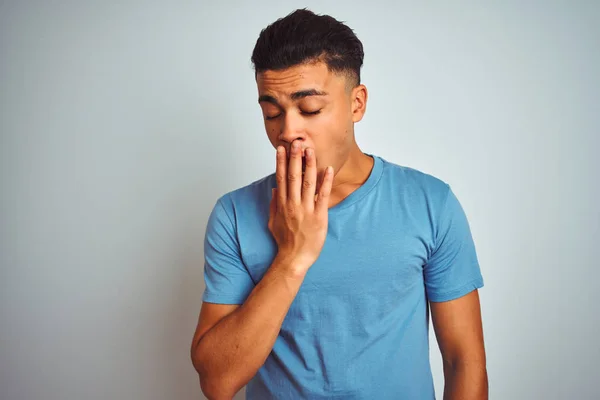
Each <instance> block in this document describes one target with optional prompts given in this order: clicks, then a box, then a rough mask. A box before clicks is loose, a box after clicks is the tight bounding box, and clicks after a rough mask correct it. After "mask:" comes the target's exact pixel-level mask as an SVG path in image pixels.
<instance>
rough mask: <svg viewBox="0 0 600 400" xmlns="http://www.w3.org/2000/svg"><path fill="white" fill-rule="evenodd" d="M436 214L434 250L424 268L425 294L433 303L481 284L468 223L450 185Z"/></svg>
mask: <svg viewBox="0 0 600 400" xmlns="http://www.w3.org/2000/svg"><path fill="white" fill-rule="evenodd" d="M438 215H439V219H438V222H437V229H436V230H435V244H434V249H433V251H432V253H431V256H430V258H429V260H428V261H427V263H426V265H425V267H424V276H425V288H426V291H427V297H428V298H429V300H430V301H433V302H441V301H449V300H454V299H457V298H459V297H462V296H464V295H466V294H468V293H470V292H472V291H473V290H475V289H479V288H481V287H483V277H482V275H481V270H480V267H479V261H478V260H477V254H476V252H475V244H474V243H473V238H472V235H471V230H470V228H469V223H468V221H467V217H466V215H465V212H464V210H463V208H462V207H461V205H460V203H459V201H458V199H457V198H456V196H455V195H454V193H453V191H452V189H451V188H450V187H448V193H447V196H446V200H445V202H444V204H443V206H442V209H441V212H440V213H439V214H438Z"/></svg>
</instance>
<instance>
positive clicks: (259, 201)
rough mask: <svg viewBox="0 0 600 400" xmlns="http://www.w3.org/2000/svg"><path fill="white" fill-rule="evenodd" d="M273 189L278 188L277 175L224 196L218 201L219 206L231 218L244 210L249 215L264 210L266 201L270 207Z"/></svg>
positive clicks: (263, 178) (261, 179)
mask: <svg viewBox="0 0 600 400" xmlns="http://www.w3.org/2000/svg"><path fill="white" fill-rule="evenodd" d="M273 187H276V182H275V173H272V174H270V175H267V176H264V177H262V178H260V179H257V180H255V181H253V182H251V183H249V184H247V185H245V186H242V187H239V188H237V189H234V190H231V191H228V192H226V193H224V194H222V195H221V196H220V197H219V198H218V199H217V204H220V205H221V206H222V207H223V209H224V210H225V211H226V212H227V213H228V214H229V215H230V216H234V215H235V214H236V212H238V210H242V209H243V210H245V212H246V213H249V212H251V211H252V210H258V209H262V208H264V204H265V201H266V205H267V206H268V205H269V201H270V199H271V188H273Z"/></svg>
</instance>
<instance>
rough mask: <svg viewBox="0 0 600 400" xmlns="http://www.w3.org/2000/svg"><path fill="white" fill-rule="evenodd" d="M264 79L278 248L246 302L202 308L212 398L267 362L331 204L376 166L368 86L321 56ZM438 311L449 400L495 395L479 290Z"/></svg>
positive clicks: (196, 360) (199, 359) (201, 338)
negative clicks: (365, 120) (362, 145)
mask: <svg viewBox="0 0 600 400" xmlns="http://www.w3.org/2000/svg"><path fill="white" fill-rule="evenodd" d="M256 81H257V87H258V92H259V104H260V106H261V109H262V112H263V116H264V118H265V129H266V132H267V136H268V138H269V141H270V142H271V144H272V145H273V147H274V148H276V149H277V150H278V151H277V152H276V153H277V154H276V177H277V189H276V190H275V192H274V193H273V196H272V199H271V204H270V214H269V222H268V224H269V230H270V232H271V233H272V234H273V236H274V238H275V240H276V241H277V244H278V253H277V256H276V257H275V260H274V261H273V263H272V264H271V266H270V268H269V269H268V271H267V272H266V273H265V275H264V277H263V279H262V280H261V281H260V282H259V283H258V284H257V285H256V287H255V288H254V289H253V291H252V292H251V293H250V295H249V296H248V298H247V300H246V301H245V302H244V304H242V305H228V304H213V303H207V302H204V303H203V304H202V308H201V311H200V316H199V319H198V326H197V328H196V332H195V334H194V338H193V341H192V349H191V356H192V361H193V364H194V367H195V368H196V370H197V371H198V374H199V378H200V385H201V388H202V391H203V392H204V394H205V395H206V396H207V397H208V398H209V399H231V398H232V397H233V396H234V395H235V393H237V392H238V391H239V390H240V389H241V388H242V387H243V386H244V385H246V384H247V383H248V381H249V380H250V379H251V378H252V377H253V376H254V375H255V374H256V372H257V371H258V369H259V368H260V367H261V366H262V364H264V361H265V360H266V358H267V357H268V355H269V353H270V351H271V349H272V347H273V345H274V343H275V340H276V339H277V336H278V334H279V330H280V328H281V325H282V323H283V320H284V318H285V316H286V314H287V312H288V310H289V307H290V305H291V303H292V301H293V300H294V298H295V296H296V294H297V292H298V290H299V288H300V286H301V284H302V281H303V279H304V276H305V274H306V272H307V271H308V269H309V268H310V266H311V265H312V264H313V263H314V261H315V260H316V258H317V257H318V255H319V253H320V251H321V249H322V247H323V244H324V240H325V237H326V233H327V223H328V220H327V218H328V217H327V210H328V208H331V207H333V206H335V205H336V204H338V203H340V202H341V201H342V200H343V199H344V198H345V197H347V196H348V195H349V194H350V193H352V192H353V191H354V190H356V189H357V188H358V187H360V186H361V185H362V184H363V183H364V182H365V181H366V180H367V178H368V176H369V174H370V172H371V169H372V167H373V159H372V158H371V157H369V156H367V155H366V154H364V153H363V152H362V151H361V150H360V149H359V147H358V145H357V143H356V141H355V137H354V124H355V123H356V122H358V121H360V120H361V119H362V117H363V116H364V113H365V111H366V103H367V89H366V87H365V86H364V85H354V84H353V83H352V79H349V77H348V75H344V74H339V73H334V72H331V71H329V70H328V68H327V66H326V65H325V64H324V63H321V62H313V63H307V64H302V65H298V66H294V67H291V68H288V69H285V70H281V71H265V72H261V73H259V74H257V79H256ZM316 112H318V113H316ZM294 143H296V144H298V145H299V146H298V147H299V148H298V149H294V146H293V144H294ZM303 156H304V159H305V164H306V169H305V171H304V173H303V167H302V165H303V163H302V159H303ZM328 166H331V167H333V173H332V174H329V175H328V174H326V173H325V170H326V169H327V167H328ZM430 308H431V315H432V321H433V326H434V330H435V334H436V337H437V341H438V345H439V347H440V351H441V353H442V358H443V362H444V376H445V388H444V399H445V400H458V399H461V400H475V399H477V400H483V399H487V398H488V397H487V393H488V385H487V372H486V360H485V351H484V345H483V329H482V323H481V312H480V303H479V296H478V292H477V291H473V292H471V293H470V294H468V295H466V296H463V297H461V298H459V299H455V300H452V301H447V302H440V303H434V302H431V303H430ZM366 378H368V377H366Z"/></svg>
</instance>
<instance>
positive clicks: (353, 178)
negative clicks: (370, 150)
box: [329, 146, 374, 208]
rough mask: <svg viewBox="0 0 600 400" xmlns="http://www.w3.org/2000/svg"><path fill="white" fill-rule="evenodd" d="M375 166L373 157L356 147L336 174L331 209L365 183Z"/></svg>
mask: <svg viewBox="0 0 600 400" xmlns="http://www.w3.org/2000/svg"><path fill="white" fill-rule="evenodd" d="M373 164H374V160H373V157H371V156H368V155H366V154H365V153H363V152H362V151H361V150H360V148H359V147H358V146H354V147H353V149H352V151H351V152H350V154H349V156H348V158H347V159H346V161H345V162H344V164H343V165H342V166H341V167H340V168H339V170H338V171H337V173H336V174H335V177H334V179H333V186H332V188H331V198H330V201H329V207H330V208H331V207H333V206H335V205H336V204H338V203H340V202H341V201H342V200H344V199H345V198H346V197H347V196H348V195H350V193H352V192H354V191H355V190H356V189H358V188H359V187H360V186H361V185H362V184H363V183H365V182H366V181H367V179H368V178H369V175H370V174H371V170H372V169H373Z"/></svg>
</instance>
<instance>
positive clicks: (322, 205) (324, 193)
mask: <svg viewBox="0 0 600 400" xmlns="http://www.w3.org/2000/svg"><path fill="white" fill-rule="evenodd" d="M324 175H325V176H324V177H323V183H321V187H320V188H319V196H318V197H317V203H316V205H315V212H316V213H317V214H318V213H327V210H328V208H329V195H330V194H331V186H332V184H333V167H327V169H325V172H324Z"/></svg>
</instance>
